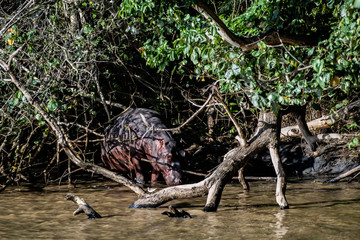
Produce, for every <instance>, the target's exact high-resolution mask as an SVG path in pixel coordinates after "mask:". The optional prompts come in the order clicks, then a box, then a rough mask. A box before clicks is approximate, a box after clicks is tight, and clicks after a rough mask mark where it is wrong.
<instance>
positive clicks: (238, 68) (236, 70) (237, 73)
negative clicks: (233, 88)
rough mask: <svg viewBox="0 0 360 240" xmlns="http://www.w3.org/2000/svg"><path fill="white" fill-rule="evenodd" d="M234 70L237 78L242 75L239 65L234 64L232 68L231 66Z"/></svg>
mask: <svg viewBox="0 0 360 240" xmlns="http://www.w3.org/2000/svg"><path fill="white" fill-rule="evenodd" d="M231 68H232V70H233V73H234V75H235V76H238V75H240V73H241V68H240V67H239V65H237V64H235V63H233V64H232V66H231Z"/></svg>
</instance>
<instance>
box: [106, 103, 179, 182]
mask: <svg viewBox="0 0 360 240" xmlns="http://www.w3.org/2000/svg"><path fill="white" fill-rule="evenodd" d="M144 120H145V121H144ZM145 122H146V123H145ZM156 129H166V126H165V125H164V124H163V123H162V122H161V120H160V114H159V113H158V112H156V111H154V110H151V109H146V108H135V109H133V108H132V109H129V110H127V111H126V112H125V113H123V114H122V115H120V116H119V117H118V118H117V119H116V120H115V121H114V123H113V124H112V125H109V126H108V127H106V128H105V131H104V140H103V142H102V144H101V159H102V162H103V163H104V165H105V167H106V168H108V169H110V170H115V171H119V172H122V173H124V174H127V175H128V176H129V177H130V178H131V179H134V180H135V181H136V182H137V183H139V184H141V185H144V184H145V180H146V177H148V175H149V174H148V173H149V172H150V171H151V185H156V184H157V180H158V178H159V176H160V173H161V175H162V177H163V178H164V180H165V182H166V184H167V185H178V184H180V182H181V174H180V162H179V160H180V157H181V156H182V157H183V156H184V151H182V150H178V149H177V148H176V142H175V140H174V139H173V137H172V135H171V133H170V132H168V131H157V130H156Z"/></svg>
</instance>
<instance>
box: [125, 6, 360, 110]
mask: <svg viewBox="0 0 360 240" xmlns="http://www.w3.org/2000/svg"><path fill="white" fill-rule="evenodd" d="M196 2H197V1H194V2H191V1H183V2H180V1H160V0H136V1H132V0H125V1H123V2H122V5H121V8H120V11H119V17H121V18H127V19H129V20H130V21H129V23H130V24H131V25H130V26H129V27H130V31H131V33H132V34H134V35H146V36H149V37H147V40H146V41H145V42H144V44H143V46H142V47H141V49H140V50H141V52H142V56H143V57H144V58H145V59H146V61H147V64H148V65H150V66H152V67H156V68H158V69H159V71H163V70H164V69H165V68H166V67H167V66H170V65H171V66H173V65H172V62H173V63H175V64H176V65H175V68H174V69H173V70H176V71H179V72H180V73H185V70H184V67H185V66H186V67H188V66H189V65H191V66H193V70H194V71H193V73H192V74H194V75H195V76H196V79H197V81H207V82H209V83H213V81H211V80H213V79H215V80H218V82H219V86H220V88H221V91H222V92H223V93H238V94H239V95H246V96H247V97H248V98H249V99H251V102H252V104H253V105H254V106H255V107H257V108H263V109H264V108H268V109H272V110H273V111H275V112H277V111H278V110H279V109H280V106H281V105H304V104H305V103H306V102H307V101H308V100H309V99H317V100H321V99H322V98H323V97H324V96H329V97H331V98H332V97H335V96H336V95H337V94H339V93H341V92H343V93H346V94H350V93H351V92H352V91H353V90H354V89H353V87H354V86H356V85H357V84H359V72H360V71H359V70H360V69H359V46H360V41H359V40H360V39H359V34H360V18H359V1H335V0H331V1H325V0H321V1H296V0H255V1H253V2H252V4H251V6H250V7H249V8H248V9H245V10H243V11H242V12H241V11H237V12H236V13H237V14H236V13H235V14H234V9H233V8H232V7H230V6H229V5H233V2H232V1H231V3H228V2H227V1H216V3H214V1H213V2H212V4H211V6H213V5H216V6H215V7H216V9H214V11H215V12H216V13H217V14H218V16H220V18H221V20H222V21H223V22H224V23H225V24H226V25H227V27H228V28H229V29H230V30H231V31H232V32H233V33H235V34H236V35H242V36H255V35H259V34H261V33H264V32H266V31H269V30H278V31H282V32H286V33H288V34H293V35H299V36H301V37H309V38H315V40H316V41H317V42H318V45H317V46H311V47H304V46H292V45H283V44H280V45H278V46H271V47H270V46H267V45H266V44H264V43H263V42H261V41H259V42H258V48H257V49H255V50H252V51H250V52H243V51H242V50H241V49H239V48H236V47H234V46H231V45H229V44H228V43H227V42H225V41H224V40H223V39H222V38H221V37H220V35H219V34H218V33H217V27H216V26H215V25H212V24H211V22H210V21H208V20H206V19H205V18H204V17H203V16H201V15H200V14H199V13H197V12H196V11H195V10H193V9H191V4H196ZM240 3H241V1H240ZM240 3H239V4H240ZM209 5H210V4H209ZM209 80H210V81H209ZM194 81H195V80H194ZM339 90H341V91H339Z"/></svg>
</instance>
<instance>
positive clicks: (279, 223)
mask: <svg viewBox="0 0 360 240" xmlns="http://www.w3.org/2000/svg"><path fill="white" fill-rule="evenodd" d="M285 214H286V211H283V210H279V212H277V213H275V214H274V216H275V218H276V219H277V220H276V223H275V224H273V223H270V228H272V229H274V233H275V236H276V239H282V238H283V236H285V235H286V233H287V232H288V229H289V227H287V226H286V225H284V217H285Z"/></svg>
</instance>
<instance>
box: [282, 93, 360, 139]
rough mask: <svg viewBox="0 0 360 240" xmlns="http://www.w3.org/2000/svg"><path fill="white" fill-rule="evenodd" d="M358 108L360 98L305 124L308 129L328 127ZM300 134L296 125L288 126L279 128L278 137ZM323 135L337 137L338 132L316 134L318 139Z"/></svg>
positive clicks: (359, 106) (322, 137) (314, 129)
mask: <svg viewBox="0 0 360 240" xmlns="http://www.w3.org/2000/svg"><path fill="white" fill-rule="evenodd" d="M359 109H360V100H357V101H355V102H352V103H350V104H349V105H347V106H345V107H342V108H340V109H339V110H338V111H336V112H334V113H333V114H330V115H328V116H324V117H321V118H318V119H315V120H313V121H310V122H308V123H307V125H308V127H309V130H310V131H316V130H320V129H324V128H329V127H331V126H332V125H334V124H335V123H337V122H338V121H340V120H341V119H344V117H345V116H348V115H350V113H354V112H356V111H359ZM300 135H301V133H300V129H299V127H298V126H297V125H296V126H289V127H284V128H282V129H281V133H280V138H281V139H283V138H286V137H297V136H300ZM324 137H325V138H326V137H330V138H339V137H340V136H339V135H338V134H329V135H323V134H322V135H319V136H318V139H324Z"/></svg>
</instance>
